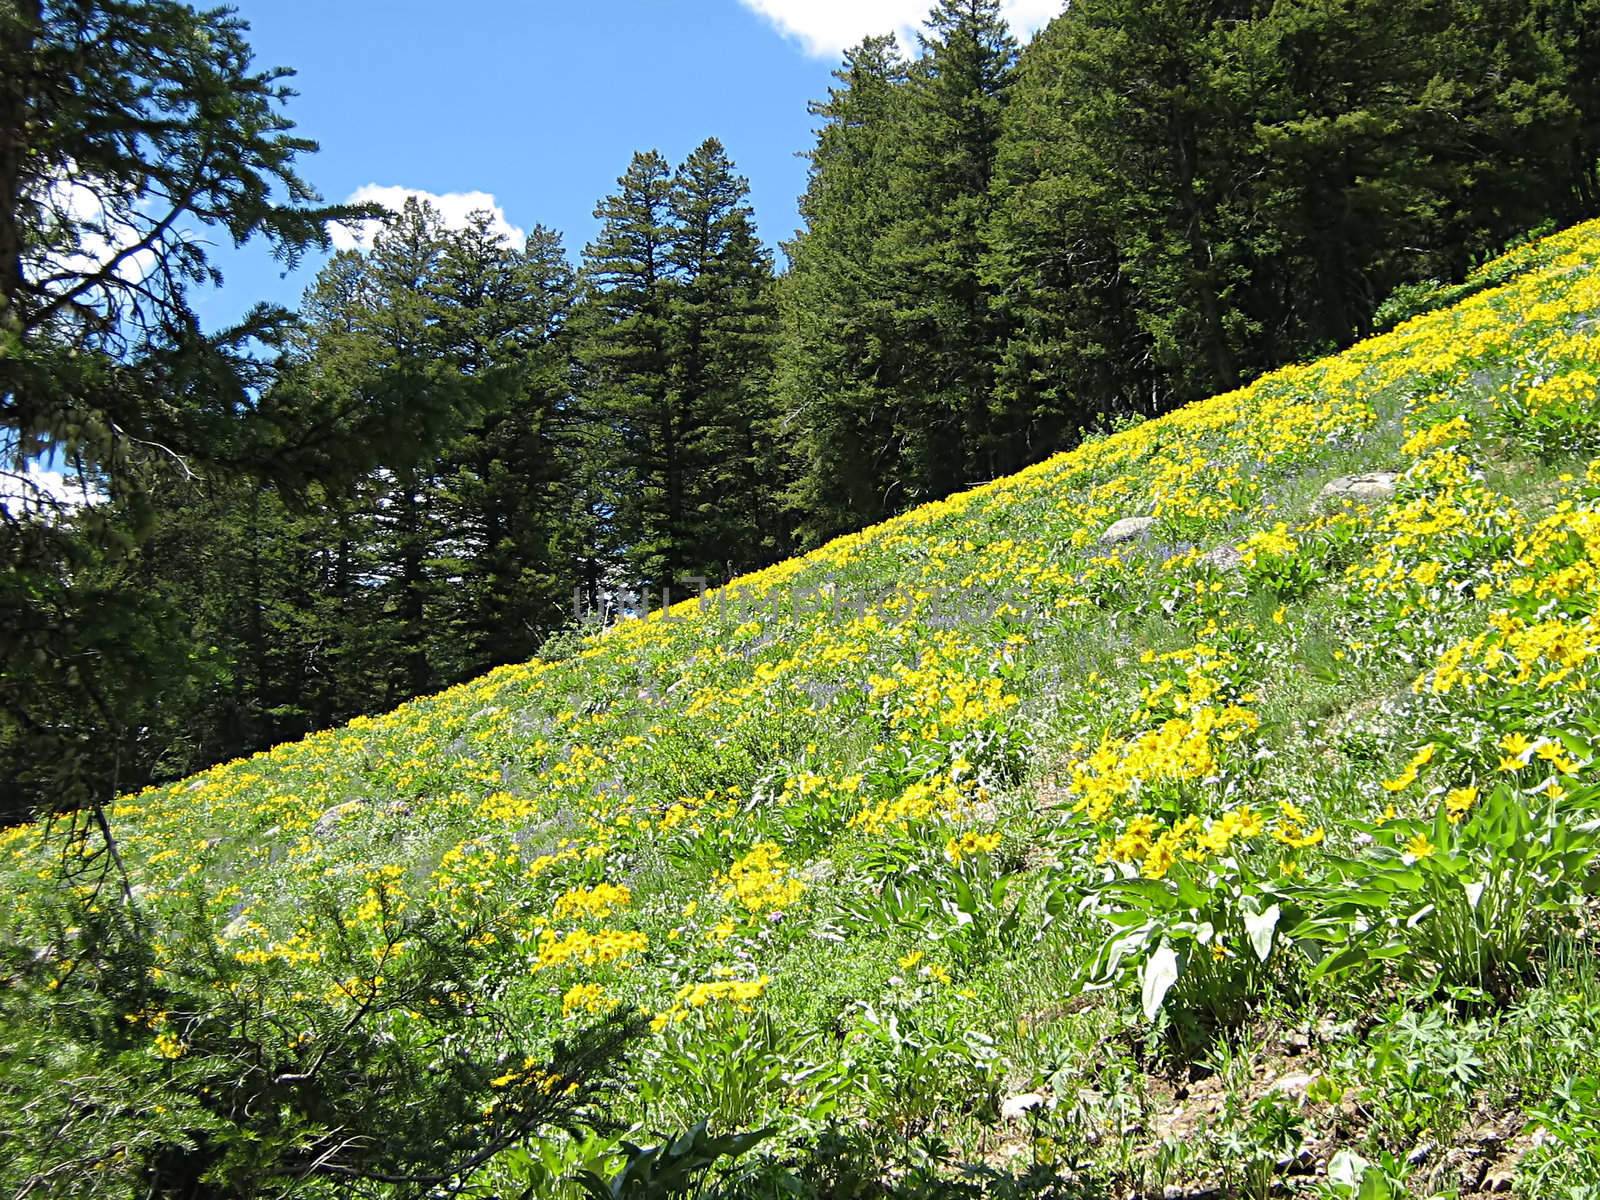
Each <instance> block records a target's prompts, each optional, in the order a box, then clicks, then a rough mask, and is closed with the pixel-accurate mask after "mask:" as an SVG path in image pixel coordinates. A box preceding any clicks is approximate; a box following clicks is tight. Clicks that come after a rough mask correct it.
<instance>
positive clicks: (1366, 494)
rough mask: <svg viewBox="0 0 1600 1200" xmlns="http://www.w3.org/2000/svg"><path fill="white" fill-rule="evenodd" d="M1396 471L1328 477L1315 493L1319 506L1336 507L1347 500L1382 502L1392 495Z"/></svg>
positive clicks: (1396, 475)
mask: <svg viewBox="0 0 1600 1200" xmlns="http://www.w3.org/2000/svg"><path fill="white" fill-rule="evenodd" d="M1399 478H1400V474H1399V472H1397V471H1368V472H1367V473H1366V474H1364V475H1341V476H1339V478H1337V479H1330V480H1329V481H1328V482H1327V483H1326V484H1324V485H1323V488H1322V491H1321V492H1320V493H1318V495H1317V504H1318V506H1319V507H1321V508H1338V507H1339V506H1340V505H1341V504H1343V503H1344V502H1346V501H1349V502H1350V503H1352V504H1382V503H1383V502H1384V501H1386V500H1389V499H1392V498H1393V496H1394V485H1395V480H1397V479H1399Z"/></svg>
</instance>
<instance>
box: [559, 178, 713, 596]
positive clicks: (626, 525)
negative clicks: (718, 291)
mask: <svg viewBox="0 0 1600 1200" xmlns="http://www.w3.org/2000/svg"><path fill="white" fill-rule="evenodd" d="M671 194H672V173H671V168H670V167H669V166H668V165H667V161H666V159H664V158H662V157H661V155H660V154H658V153H656V152H655V151H649V152H648V153H640V154H635V155H634V156H633V161H632V162H631V163H630V164H629V166H628V170H627V172H626V173H625V174H623V175H622V176H621V177H620V178H619V179H618V180H617V191H616V192H615V193H613V194H612V195H610V196H607V197H606V198H605V199H604V200H602V201H601V202H600V204H599V206H598V207H597V208H596V209H595V216H596V217H598V218H599V219H600V221H601V228H600V233H599V235H598V236H597V237H596V238H595V240H594V241H593V242H591V243H590V244H589V245H588V246H586V247H585V248H584V252H583V272H582V292H583V300H582V305H581V308H580V310H579V314H578V316H577V320H576V324H577V326H578V329H577V338H578V343H577V353H578V356H579V361H580V367H581V388H582V396H583V403H584V406H585V412H584V421H585V425H586V433H587V437H586V444H585V446H584V451H583V452H584V454H585V455H586V456H587V457H589V458H590V459H591V460H592V462H591V483H592V486H595V487H596V488H597V489H598V494H597V496H596V497H595V501H594V508H593V511H594V514H595V520H596V524H597V527H598V528H597V530H596V533H597V537H598V540H599V546H598V547H597V549H598V550H599V553H600V554H601V556H602V557H605V558H608V559H612V560H614V561H617V562H619V563H620V564H621V568H622V570H624V571H625V572H626V574H627V579H626V583H627V584H628V585H630V586H633V585H643V586H646V587H651V588H660V587H663V586H670V585H671V583H672V581H673V580H674V579H675V578H676V577H677V576H678V574H679V572H680V570H681V568H682V566H683V560H682V559H681V558H680V553H681V547H682V546H683V544H684V534H685V527H686V526H685V515H686V497H685V494H684V483H685V479H684V476H685V465H686V458H685V455H686V451H685V447H684V444H683V443H684V436H685V429H684V414H683V413H682V412H680V411H679V410H678V408H677V407H676V405H675V402H674V393H673V389H672V351H671V339H672V330H671V314H670V311H669V310H670V306H671V291H672V287H673V283H674V279H675V271H674V269H673V266H672V263H671V259H670V254H671V249H672V227H671V221H672V214H671V207H670V200H671ZM614 582H623V581H621V580H618V581H614Z"/></svg>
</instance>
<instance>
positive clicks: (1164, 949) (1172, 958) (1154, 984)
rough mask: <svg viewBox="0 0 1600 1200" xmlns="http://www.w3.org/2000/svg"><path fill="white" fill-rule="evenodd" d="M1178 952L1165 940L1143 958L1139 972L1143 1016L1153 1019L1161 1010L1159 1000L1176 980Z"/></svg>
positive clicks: (1165, 995)
mask: <svg viewBox="0 0 1600 1200" xmlns="http://www.w3.org/2000/svg"><path fill="white" fill-rule="evenodd" d="M1178 972H1179V966H1178V952H1177V951H1176V950H1174V949H1173V948H1172V947H1171V946H1169V945H1168V944H1167V943H1166V942H1164V941H1163V942H1162V943H1161V945H1159V946H1157V947H1156V950H1155V953H1153V954H1152V955H1150V957H1149V958H1147V959H1146V960H1145V963H1144V967H1143V968H1142V969H1141V970H1140V972H1139V976H1140V979H1139V983H1140V993H1141V998H1142V999H1143V1002H1144V1018H1145V1020H1147V1021H1154V1020H1155V1019H1156V1014H1157V1013H1159V1012H1160V1011H1161V1002H1162V1001H1163V1000H1165V999H1166V998H1167V993H1168V992H1169V991H1171V990H1172V985H1173V984H1175V983H1177V982H1178Z"/></svg>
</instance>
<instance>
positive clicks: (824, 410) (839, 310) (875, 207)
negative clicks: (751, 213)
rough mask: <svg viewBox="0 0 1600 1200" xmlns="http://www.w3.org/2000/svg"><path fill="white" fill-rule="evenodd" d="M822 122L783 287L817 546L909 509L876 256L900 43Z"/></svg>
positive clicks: (804, 492) (782, 396)
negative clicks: (887, 380) (888, 384)
mask: <svg viewBox="0 0 1600 1200" xmlns="http://www.w3.org/2000/svg"><path fill="white" fill-rule="evenodd" d="M835 78H836V79H837V80H838V81H839V85H840V86H838V87H835V88H832V89H830V91H829V94H828V98H827V99H826V100H823V101H818V102H814V103H813V104H812V105H811V113H812V115H813V116H814V117H820V118H821V119H822V126H821V128H820V129H819V131H818V134H817V144H816V146H815V147H814V148H813V149H812V151H811V152H810V159H811V165H810V171H809V178H808V180H807V184H806V191H805V194H804V195H803V196H802V197H801V198H800V214H801V217H802V218H803V219H804V221H805V228H804V229H803V230H802V231H801V232H800V233H799V234H798V235H797V236H796V237H795V239H794V240H793V241H792V242H790V243H789V244H788V245H787V246H786V247H785V251H786V253H787V256H788V259H789V270H788V271H787V272H786V273H785V275H784V277H783V279H782V280H781V282H780V284H779V304H780V313H781V319H782V338H781V340H780V343H779V350H778V378H777V388H778V396H779V403H780V406H781V408H782V410H783V414H784V420H785V421H786V422H787V425H788V427H789V428H790V429H791V430H792V431H793V432H794V434H795V435H796V436H797V438H798V443H799V452H798V457H799V460H800V461H799V463H798V464H797V468H798V472H799V477H798V479H797V481H796V484H795V487H794V490H793V495H794V507H795V509H796V510H797V511H798V514H799V520H800V525H801V534H802V537H803V539H804V540H805V541H807V542H808V543H810V544H817V543H819V542H822V541H825V540H827V539H828V538H829V537H832V536H834V535H835V534H839V533H843V532H846V531H848V530H851V529H855V528H859V527H861V526H862V525H866V524H870V523H871V522H873V521H876V520H879V519H881V518H882V517H883V516H885V515H886V514H887V513H888V512H890V511H892V510H893V508H894V507H895V506H896V505H897V504H899V503H901V502H902V500H903V497H901V496H900V495H899V492H898V482H897V478H896V476H897V471H898V466H899V462H898V452H897V449H896V442H895V432H894V427H893V422H892V414H891V413H890V410H889V407H888V405H887V403H886V402H885V399H884V397H883V396H882V394H881V392H880V389H879V386H878V382H877V381H878V379H879V378H880V377H882V376H884V375H885V374H886V373H887V372H888V371H889V370H891V369H892V364H893V362H894V360H895V356H896V354H897V352H898V350H897V346H896V343H895V339H894V337H893V335H892V333H891V328H890V314H891V306H890V303H889V299H888V297H889V286H888V283H887V281H886V280H885V278H884V276H883V274H882V273H881V272H880V271H879V270H878V266H877V258H876V247H877V244H878V238H879V236H880V234H881V233H882V231H883V230H884V229H885V228H886V227H887V226H888V224H889V222H890V220H891V219H892V217H893V215H894V213H895V212H896V211H897V204H896V201H895V197H894V195H893V193H892V188H891V179H892V177H893V161H894V154H895V147H896V143H897V130H898V126H899V121H900V110H901V108H902V106H903V105H904V103H905V79H906V68H905V64H904V62H903V61H901V59H900V57H899V54H898V52H897V50H896V46H895V40H894V38H893V37H888V36H886V37H876V38H868V39H866V40H865V41H863V42H862V43H861V44H860V45H859V46H857V47H855V48H853V49H851V50H849V51H846V53H845V57H844V64H843V66H842V67H841V68H840V70H838V71H837V72H835Z"/></svg>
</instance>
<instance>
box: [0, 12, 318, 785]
mask: <svg viewBox="0 0 1600 1200" xmlns="http://www.w3.org/2000/svg"><path fill="white" fill-rule="evenodd" d="M245 29H246V27H245V26H244V24H243V23H242V22H241V21H239V20H237V19H236V18H235V17H233V16H232V15H231V14H230V13H229V12H228V11H227V10H225V9H218V10H215V11H206V12H197V11H195V10H194V9H193V8H191V7H190V6H188V5H186V4H179V3H175V2H171V0H148V2H145V3H129V2H125V0H12V2H9V3H6V4H3V5H0V454H3V456H4V458H3V462H0V471H4V472H5V474H6V477H7V480H8V482H9V483H10V484H11V485H12V486H13V487H14V488H15V489H17V490H20V491H21V492H22V493H23V495H22V497H21V498H20V499H19V500H18V502H16V503H15V504H13V505H10V506H7V507H6V508H4V509H3V510H0V768H3V771H0V773H3V776H4V778H5V780H6V785H5V793H4V794H0V811H4V812H7V813H17V812H20V811H25V810H26V809H27V808H29V807H31V806H33V805H34V804H37V803H41V802H47V803H48V804H49V805H50V806H51V807H54V808H63V809H70V808H74V807H75V806H79V805H83V804H88V805H90V806H95V805H99V804H101V803H103V802H104V801H105V800H107V799H108V798H109V797H110V796H112V795H113V794H115V792H116V791H117V790H118V789H119V788H120V787H121V786H123V784H124V783H125V782H127V781H130V780H138V779H140V778H142V777H143V776H144V774H145V772H146V771H147V770H148V769H149V768H150V766H151V757H150V756H151V754H152V753H153V750H152V748H151V746H150V744H149V740H148V738H147V736H146V732H147V731H148V730H149V729H150V728H152V727H156V726H160V725H161V724H162V722H159V721H154V722H152V720H151V714H152V712H153V711H154V710H156V709H158V708H159V707H160V705H161V704H162V703H163V701H164V698H165V697H167V696H174V697H175V696H177V695H179V694H181V693H185V692H188V691H190V690H191V689H192V688H193V687H194V686H196V684H197V682H198V677H197V676H196V674H195V671H196V670H197V665H196V661H195V655H196V653H197V650H196V648H195V647H194V646H193V644H192V643H189V642H188V641H187V639H186V638H185V637H184V636H183V633H182V628H183V614H182V613H181V612H180V611H176V610H174V609H173V608H171V607H170V606H169V605H168V604H167V603H166V601H165V599H164V597H163V595H162V593H161V592H160V591H159V590H156V591H150V590H144V589H141V588H140V587H139V586H137V585H138V581H140V580H142V579H144V578H146V577H147V575H148V574H149V571H150V569H151V566H152V564H151V563H149V562H148V561H146V560H145V559H144V557H143V551H142V549H141V546H142V544H143V541H144V539H145V538H146V537H147V536H148V534H149V532H150V529H151V512H152V506H153V504H154V503H155V501H156V498H158V497H160V496H161V495H163V494H165V492H166V491H167V490H168V489H169V488H170V487H171V486H172V485H174V484H175V483H176V484H182V483H186V482H188V481H189V480H190V479H191V478H192V477H193V476H195V475H197V474H203V473H216V474H217V475H219V476H221V475H236V474H238V473H240V472H241V471H253V472H261V473H264V472H266V471H268V470H270V469H272V468H273V467H274V466H275V464H274V462H273V461H272V456H271V454H270V453H269V450H270V449H271V448H272V447H271V446H270V445H269V443H271V442H272V441H274V440H275V438H276V433H275V427H274V424H273V421H272V416H273V414H270V413H267V412H264V411H263V406H262V405H261V403H260V400H261V397H260V394H259V392H258V390H257V384H258V382H259V380H258V367H259V362H258V361H253V355H254V351H253V349H252V348H253V347H254V346H256V345H258V344H260V343H262V342H264V343H266V344H268V345H270V344H272V343H273V342H274V341H275V340H276V339H277V337H278V336H279V334H280V333H281V330H282V326H283V322H284V320H285V318H286V314H284V313H283V312H281V311H280V310H269V309H266V308H264V307H263V308H259V309H257V310H255V311H254V312H252V313H251V314H250V316H249V317H248V318H247V320H246V321H244V322H243V323H242V324H241V325H240V326H238V327H237V328H234V329H231V330H225V331H223V332H222V333H220V334H215V333H207V332H205V331H203V330H202V329H201V327H200V323H199V321H198V319H197V318H196V316H195V314H194V311H193V308H192V307H191V305H190V303H189V289H190V288H191V287H192V286H194V285H195V284H197V283H211V282H214V281H216V279H217V278H218V276H217V273H216V270H215V268H214V265H213V263H212V261H211V259H210V257H209V255H208V246H209V244H210V243H209V239H208V238H207V237H205V236H198V237H197V236H195V231H196V229H202V230H206V231H209V232H211V233H213V234H215V233H217V232H219V231H220V232H221V234H222V235H223V236H225V237H227V238H228V239H229V240H231V241H234V242H245V241H247V240H250V239H253V238H259V239H263V240H264V241H265V242H266V243H267V244H268V245H270V246H271V247H272V248H273V250H274V251H275V252H276V253H277V254H279V255H280V256H281V257H282V258H283V259H285V260H286V261H288V262H291V263H292V262H293V261H295V260H296V259H297V258H298V256H299V255H300V254H301V253H303V252H304V250H305V249H306V248H308V247H312V246H317V245H325V244H326V240H327V238H326V234H325V232H324V225H323V222H324V221H325V220H327V219H329V218H332V217H337V216H340V215H348V214H344V213H343V212H342V210H338V209H327V208H322V207H319V206H318V205H317V204H316V203H315V199H316V198H315V196H314V195H313V193H312V192H311V191H310V189H309V188H308V187H307V186H306V185H305V184H304V182H303V181H302V180H301V179H300V178H299V177H298V175H297V174H296V170H295V168H296V163H297V160H298V158H299V156H300V155H302V154H304V153H306V152H308V151H310V150H312V149H314V148H315V147H314V144H313V143H311V142H309V141H307V140H305V139H303V138H300V137H297V136H294V134H293V132H292V130H293V125H292V123H291V122H290V121H289V120H288V119H287V117H286V116H285V115H284V111H283V108H284V103H285V100H286V98H287V96H288V92H287V91H286V89H285V86H284V84H283V79H284V77H285V75H286V74H288V73H287V72H285V71H281V70H269V71H259V70H255V69H253V68H252V66H251V55H250V47H249V45H248V43H247V41H246V40H245ZM269 435H271V436H269ZM41 458H49V459H51V460H52V461H54V462H58V463H60V464H62V465H63V466H64V467H65V468H66V469H67V470H68V471H69V473H71V474H72V475H74V476H75V477H76V478H77V479H78V480H80V481H81V483H82V484H83V487H84V489H85V490H87V491H89V492H91V493H94V494H97V495H98V496H100V497H101V501H102V502H100V503H98V504H94V505H91V506H87V507H82V508H79V509H77V510H75V511H73V510H69V509H68V508H67V507H65V506H63V505H62V504H60V503H58V502H57V501H55V500H54V499H53V498H52V497H51V496H50V495H49V494H48V493H46V492H44V491H41V490H39V489H37V488H35V487H33V486H32V485H31V484H30V482H29V478H30V476H29V473H28V469H27V468H28V466H29V464H30V463H34V462H37V461H39V460H40V459H41Z"/></svg>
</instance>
